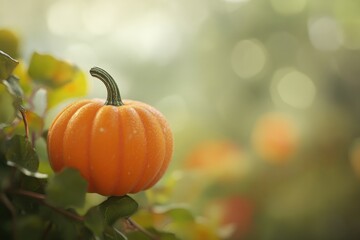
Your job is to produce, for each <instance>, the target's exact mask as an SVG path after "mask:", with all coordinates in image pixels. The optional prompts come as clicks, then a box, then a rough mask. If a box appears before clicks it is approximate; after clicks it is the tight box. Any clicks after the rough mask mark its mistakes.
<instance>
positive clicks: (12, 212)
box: [0, 193, 18, 239]
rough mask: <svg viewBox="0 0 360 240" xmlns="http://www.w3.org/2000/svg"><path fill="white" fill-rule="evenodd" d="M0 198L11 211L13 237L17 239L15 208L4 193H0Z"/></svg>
mask: <svg viewBox="0 0 360 240" xmlns="http://www.w3.org/2000/svg"><path fill="white" fill-rule="evenodd" d="M0 200H1V201H2V202H3V203H4V205H5V206H6V208H7V209H8V210H9V211H10V213H11V217H12V222H13V223H12V231H13V233H12V235H13V239H18V237H17V224H16V219H17V215H16V209H15V207H14V205H13V204H12V203H11V201H10V200H9V198H8V197H7V196H6V195H5V194H4V193H2V194H0Z"/></svg>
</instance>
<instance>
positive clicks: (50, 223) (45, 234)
mask: <svg viewBox="0 0 360 240" xmlns="http://www.w3.org/2000/svg"><path fill="white" fill-rule="evenodd" d="M52 226H53V224H52V222H49V223H48V224H47V226H46V228H45V230H44V232H43V234H42V237H41V239H42V240H46V239H47V237H48V235H49V232H50V230H51V228H52Z"/></svg>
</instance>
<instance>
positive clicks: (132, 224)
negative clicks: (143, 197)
mask: <svg viewBox="0 0 360 240" xmlns="http://www.w3.org/2000/svg"><path fill="white" fill-rule="evenodd" d="M126 221H127V223H128V224H129V225H130V226H131V227H133V228H135V229H137V230H138V231H140V232H142V233H144V234H145V235H146V236H148V237H149V238H150V239H153V240H159V239H160V238H159V237H158V236H156V235H155V234H153V233H151V232H149V231H148V230H146V229H145V228H143V227H142V226H140V225H139V224H138V223H137V222H135V221H134V220H133V219H131V218H130V217H128V218H126Z"/></svg>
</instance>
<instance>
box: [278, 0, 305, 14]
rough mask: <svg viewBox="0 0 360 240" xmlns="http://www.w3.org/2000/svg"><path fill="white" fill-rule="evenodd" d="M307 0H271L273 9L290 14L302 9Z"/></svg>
mask: <svg viewBox="0 0 360 240" xmlns="http://www.w3.org/2000/svg"><path fill="white" fill-rule="evenodd" d="M306 4H307V0H271V5H272V7H273V9H274V10H275V11H276V12H277V13H279V14H282V15H292V14H297V13H300V12H302V11H303V10H304V8H305V6H306Z"/></svg>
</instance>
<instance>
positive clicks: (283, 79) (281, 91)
mask: <svg viewBox="0 0 360 240" xmlns="http://www.w3.org/2000/svg"><path fill="white" fill-rule="evenodd" d="M273 83H274V88H273V89H272V96H273V100H274V101H275V102H276V99H277V98H280V99H281V100H282V102H284V103H286V104H288V105H290V106H292V107H294V108H299V109H306V108H308V107H310V106H311V104H312V103H313V101H314V99H315V96H316V87H315V84H314V83H313V81H312V80H311V79H310V78H309V77H308V76H307V75H305V74H304V73H301V72H299V71H297V70H294V69H281V70H278V72H277V73H276V74H275V76H274V78H273Z"/></svg>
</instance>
